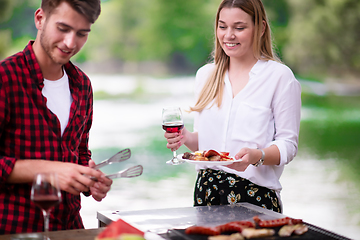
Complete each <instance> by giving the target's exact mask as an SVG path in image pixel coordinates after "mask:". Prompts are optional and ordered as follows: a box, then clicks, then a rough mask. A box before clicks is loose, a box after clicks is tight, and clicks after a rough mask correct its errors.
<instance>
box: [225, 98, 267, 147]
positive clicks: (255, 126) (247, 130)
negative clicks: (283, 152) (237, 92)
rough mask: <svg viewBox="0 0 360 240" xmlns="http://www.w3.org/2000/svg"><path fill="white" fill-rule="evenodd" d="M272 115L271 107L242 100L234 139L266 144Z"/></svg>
mask: <svg viewBox="0 0 360 240" xmlns="http://www.w3.org/2000/svg"><path fill="white" fill-rule="evenodd" d="M271 116H272V114H271V109H270V108H266V107H263V106H255V105H251V104H249V103H246V102H241V103H240V105H239V107H238V109H237V111H236V115H235V120H234V127H233V131H232V134H231V138H232V140H240V141H243V142H252V143H256V144H257V145H260V146H263V145H265V144H266V140H267V133H268V132H269V131H268V130H269V129H268V127H269V123H270V121H271Z"/></svg>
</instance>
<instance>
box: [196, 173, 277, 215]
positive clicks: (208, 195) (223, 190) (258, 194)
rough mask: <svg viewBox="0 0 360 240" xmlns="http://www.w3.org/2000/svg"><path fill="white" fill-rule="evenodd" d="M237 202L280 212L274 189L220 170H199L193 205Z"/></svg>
mask: <svg viewBox="0 0 360 240" xmlns="http://www.w3.org/2000/svg"><path fill="white" fill-rule="evenodd" d="M238 202H248V203H252V204H254V205H257V206H260V207H263V208H266V209H269V210H273V211H275V212H279V213H280V212H281V206H280V204H279V199H278V197H277V195H276V192H275V191H274V190H271V189H269V188H266V187H262V186H259V185H256V184H254V183H252V182H250V181H249V180H247V179H245V178H242V177H239V176H238V175H235V174H232V173H227V172H224V171H221V170H213V169H202V170H200V172H199V173H198V176H197V180H196V185H195V192H194V206H206V205H208V206H209V205H227V204H234V203H238Z"/></svg>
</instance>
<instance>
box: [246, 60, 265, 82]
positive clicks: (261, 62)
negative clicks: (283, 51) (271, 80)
mask: <svg viewBox="0 0 360 240" xmlns="http://www.w3.org/2000/svg"><path fill="white" fill-rule="evenodd" d="M267 62H268V61H265V60H258V61H257V62H256V63H255V65H254V66H253V67H252V68H251V70H250V73H249V76H250V78H251V77H253V76H255V75H257V74H258V73H260V72H261V70H262V69H263V67H264V66H265V65H266V64H267Z"/></svg>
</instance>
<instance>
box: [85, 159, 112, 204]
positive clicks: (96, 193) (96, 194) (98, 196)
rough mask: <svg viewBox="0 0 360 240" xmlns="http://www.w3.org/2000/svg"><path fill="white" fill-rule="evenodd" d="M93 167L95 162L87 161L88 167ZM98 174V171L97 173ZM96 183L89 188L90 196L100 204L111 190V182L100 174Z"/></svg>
mask: <svg viewBox="0 0 360 240" xmlns="http://www.w3.org/2000/svg"><path fill="white" fill-rule="evenodd" d="M94 166H95V162H94V161H93V160H90V161H89V167H90V168H92V167H94ZM98 172H100V171H98ZM97 179H98V181H97V182H96V183H95V184H94V185H93V186H92V187H90V191H91V195H92V196H93V198H94V199H95V200H96V201H98V202H100V201H101V200H102V199H103V198H104V197H106V194H107V193H108V191H109V190H110V188H111V184H112V183H113V181H112V180H111V179H109V178H107V177H105V175H104V174H103V173H101V177H99V178H97Z"/></svg>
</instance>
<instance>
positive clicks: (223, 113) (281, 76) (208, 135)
mask: <svg viewBox="0 0 360 240" xmlns="http://www.w3.org/2000/svg"><path fill="white" fill-rule="evenodd" d="M213 69H214V64H207V65H205V66H203V67H202V68H200V69H199V70H198V72H197V74H196V86H195V93H196V96H198V95H199V94H200V91H201V90H202V88H203V86H204V84H205V83H206V81H207V79H208V76H209V75H210V74H211V72H212V71H213ZM224 80H225V87H224V94H223V101H222V105H221V107H220V108H218V107H217V104H216V103H215V104H214V105H213V106H212V107H211V108H210V109H209V107H210V106H211V105H212V103H210V104H209V105H208V106H207V108H205V109H204V110H203V111H202V112H201V113H196V114H195V122H194V130H195V131H197V132H198V135H199V150H209V149H214V150H217V151H224V152H230V156H235V154H237V153H238V152H239V151H240V149H241V148H243V147H249V148H266V147H269V146H271V145H276V146H277V147H278V148H279V151H280V164H279V165H278V166H268V165H262V166H259V167H254V166H253V165H250V166H249V167H248V168H247V169H246V170H245V171H244V172H238V171H236V170H234V169H230V168H228V167H226V166H218V167H210V168H212V169H218V170H224V171H226V172H229V173H234V174H237V175H239V176H241V177H243V178H246V179H248V180H250V181H251V182H253V183H255V184H258V185H260V186H264V187H267V188H270V189H273V190H276V191H277V192H278V193H279V192H280V190H281V184H280V182H279V178H280V176H281V174H282V172H283V169H284V165H285V164H287V163H289V162H290V161H291V160H292V159H293V158H294V157H295V155H296V153H297V146H298V136H299V127H300V110H301V87H300V83H299V82H298V81H297V80H296V79H295V77H294V75H293V73H292V71H291V70H290V69H289V68H288V67H287V66H285V65H283V64H280V63H278V62H275V61H262V60H259V61H258V62H257V63H256V64H255V65H254V67H253V68H252V69H251V71H250V73H249V82H248V83H247V85H246V86H245V87H244V88H243V89H242V90H241V91H240V92H239V93H238V94H237V95H236V96H235V97H233V93H232V87H231V83H230V81H229V76H228V73H226V76H225V79H224ZM197 170H199V167H197Z"/></svg>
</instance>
